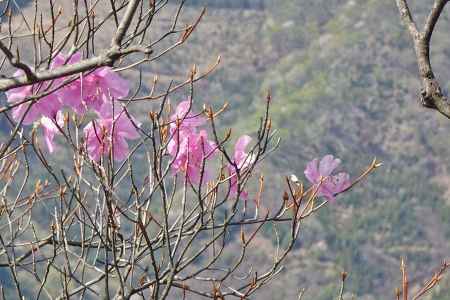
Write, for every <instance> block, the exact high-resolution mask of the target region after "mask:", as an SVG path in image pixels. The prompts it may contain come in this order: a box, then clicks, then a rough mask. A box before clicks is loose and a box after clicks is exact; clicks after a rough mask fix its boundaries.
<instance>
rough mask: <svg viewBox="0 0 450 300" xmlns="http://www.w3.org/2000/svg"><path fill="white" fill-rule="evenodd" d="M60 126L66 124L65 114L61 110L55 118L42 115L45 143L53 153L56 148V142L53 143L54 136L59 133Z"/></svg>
mask: <svg viewBox="0 0 450 300" xmlns="http://www.w3.org/2000/svg"><path fill="white" fill-rule="evenodd" d="M56 124H58V126H59V127H63V126H64V116H63V114H62V112H61V111H59V112H58V113H57V115H56V118H55V119H50V118H48V117H42V118H41V125H42V128H43V129H44V139H45V144H46V145H47V148H48V152H50V153H53V151H54V150H55V144H54V143H53V138H54V137H55V134H59V133H60V132H59V129H58V126H56Z"/></svg>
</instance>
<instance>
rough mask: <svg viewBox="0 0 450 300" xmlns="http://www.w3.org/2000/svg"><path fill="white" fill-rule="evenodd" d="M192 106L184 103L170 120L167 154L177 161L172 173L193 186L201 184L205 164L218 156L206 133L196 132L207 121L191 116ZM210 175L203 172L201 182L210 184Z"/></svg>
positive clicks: (214, 145) (173, 165)
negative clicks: (179, 174) (193, 184)
mask: <svg viewBox="0 0 450 300" xmlns="http://www.w3.org/2000/svg"><path fill="white" fill-rule="evenodd" d="M190 105H191V103H190V102H189V101H183V102H181V103H180V104H178V106H177V108H176V110H175V113H174V114H173V115H172V116H171V118H170V120H171V122H172V123H171V124H170V135H171V139H170V141H169V143H168V145H167V152H168V153H169V154H170V155H171V156H172V157H173V158H174V160H173V163H172V170H173V171H174V173H178V172H183V173H185V174H186V176H187V178H188V179H189V180H190V181H191V182H192V183H199V182H200V179H201V178H200V177H201V174H202V169H203V164H204V162H206V160H207V159H210V158H211V157H212V156H213V155H214V154H215V152H216V150H217V147H216V144H215V143H214V142H213V141H210V140H208V133H207V132H206V130H200V131H197V127H199V126H201V125H203V124H204V123H205V122H206V119H205V118H203V117H201V116H196V115H194V114H192V113H190V112H189V109H190ZM209 178H210V173H209V172H208V169H207V168H204V173H203V180H202V182H206V181H208V180H209Z"/></svg>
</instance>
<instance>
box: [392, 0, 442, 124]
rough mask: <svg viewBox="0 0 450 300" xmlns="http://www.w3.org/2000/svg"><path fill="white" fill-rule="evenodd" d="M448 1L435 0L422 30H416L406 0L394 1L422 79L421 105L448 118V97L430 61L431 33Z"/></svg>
mask: <svg viewBox="0 0 450 300" xmlns="http://www.w3.org/2000/svg"><path fill="white" fill-rule="evenodd" d="M448 1H449V0H435V2H434V5H433V8H432V10H431V12H430V14H429V16H428V18H427V21H426V23H425V26H424V29H423V31H422V32H419V31H418V30H417V27H416V24H415V23H414V20H413V18H412V15H411V12H410V10H409V8H408V4H407V2H406V0H396V3H397V7H398V10H399V12H400V16H401V19H402V21H403V23H405V26H406V27H407V28H408V30H409V33H410V35H411V37H412V40H413V42H414V50H415V52H416V58H417V64H418V67H419V75H420V78H421V79H422V90H421V102H422V105H423V106H425V107H428V108H433V109H436V110H438V111H439V112H440V113H441V114H443V115H444V116H446V117H447V118H449V119H450V104H449V103H448V98H447V96H446V95H444V94H443V93H442V90H441V87H440V85H439V82H438V81H437V80H436V78H435V76H434V73H433V70H432V68H431V63H430V41H431V35H432V33H433V30H434V28H435V25H436V23H437V21H438V19H439V16H440V15H441V12H442V10H443V9H444V7H445V5H446V4H447V3H448Z"/></svg>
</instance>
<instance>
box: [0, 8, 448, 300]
mask: <svg viewBox="0 0 450 300" xmlns="http://www.w3.org/2000/svg"><path fill="white" fill-rule="evenodd" d="M16 2H17V4H18V5H23V6H24V7H25V5H26V3H27V2H28V1H17V0H16ZM60 2H61V3H65V4H67V3H70V2H71V1H68V0H67V1H66V0H64V1H60ZM172 2H173V3H174V5H169V6H168V9H167V12H165V15H163V16H161V17H160V18H157V19H156V20H155V26H154V29H153V30H152V32H153V33H154V34H157V33H158V32H163V30H165V29H167V26H170V19H169V18H168V17H169V16H170V15H171V14H172V13H173V12H174V11H175V9H176V5H175V4H176V3H177V1H172ZM409 2H410V3H411V4H410V5H411V8H412V10H413V11H414V13H415V14H416V15H417V19H418V22H419V23H421V22H422V21H423V18H424V16H425V15H426V14H427V13H428V10H429V9H430V8H431V6H432V2H433V1H431V0H427V1H409ZM187 4H188V5H187V7H186V8H185V10H184V12H183V15H182V21H183V22H188V21H190V20H192V19H193V18H194V17H195V16H197V15H198V13H199V12H200V6H202V5H206V6H208V12H207V14H206V16H205V18H204V20H203V21H202V22H201V23H200V25H199V27H198V29H197V31H196V32H195V33H194V35H193V36H192V38H191V39H190V40H189V42H188V44H186V45H185V46H183V47H181V48H178V49H177V50H176V51H175V52H173V53H172V54H170V55H167V56H163V57H162V58H161V59H160V60H158V61H157V62H156V63H153V64H151V65H147V66H144V67H143V68H142V71H143V74H144V77H143V79H144V81H146V82H151V81H152V80H153V76H154V75H159V76H160V78H161V80H162V82H168V80H170V79H171V78H175V79H176V80H182V79H184V78H185V76H186V74H187V72H188V70H189V69H190V67H191V66H192V65H193V64H194V63H195V64H197V65H199V66H200V67H204V66H206V65H208V64H211V63H213V62H214V61H215V60H216V58H217V56H218V55H221V56H222V63H221V66H220V67H219V69H218V70H217V71H216V72H215V73H214V74H213V75H212V76H210V77H209V78H208V79H206V80H204V81H202V82H200V83H198V84H197V88H196V98H195V101H196V102H197V103H198V104H199V105H201V103H204V102H206V103H212V104H214V105H217V106H218V105H221V104H222V103H224V102H225V101H228V102H229V103H230V109H229V110H228V112H227V113H226V114H225V115H224V119H223V121H222V125H223V126H229V127H233V129H234V133H241V132H249V133H251V132H254V131H255V130H256V128H257V127H256V126H257V121H258V120H259V115H260V113H261V112H262V109H263V106H264V105H263V104H264V95H265V94H266V91H267V90H268V89H270V90H271V91H272V95H273V107H272V117H273V121H274V122H273V127H274V128H276V129H278V130H279V135H280V137H281V138H282V143H281V147H280V149H279V150H278V151H277V152H276V153H274V154H273V155H272V156H271V158H270V160H269V161H267V162H266V165H265V166H264V168H263V169H262V171H263V172H264V173H265V175H266V183H267V184H268V186H267V187H266V195H265V198H264V205H265V206H267V207H271V206H272V205H274V206H275V205H276V204H278V203H279V201H281V193H282V186H281V184H282V182H283V177H284V176H286V175H289V174H292V173H295V174H297V176H298V177H302V175H303V170H304V167H305V165H306V163H307V162H308V161H309V160H311V159H313V158H315V157H318V156H322V155H325V154H328V153H331V154H334V155H336V156H338V157H340V158H341V159H342V161H343V169H345V170H347V171H349V172H350V173H351V174H353V175H355V176H356V175H357V174H358V172H360V170H362V169H363V168H364V167H365V166H366V165H368V163H370V161H371V160H372V159H373V157H374V156H376V157H377V158H378V159H380V160H382V161H383V163H384V166H383V167H382V168H381V169H379V170H377V172H376V174H374V175H372V176H370V177H369V179H368V180H366V181H365V182H364V183H363V184H362V185H360V186H359V187H358V188H357V189H355V190H352V191H351V192H349V193H346V194H345V195H343V196H340V197H338V199H337V202H336V204H334V205H329V206H328V207H327V208H326V209H323V210H321V211H320V213H319V214H318V215H316V216H314V217H312V218H310V219H308V221H307V222H306V224H305V225H304V229H303V234H302V235H301V240H300V242H299V243H298V244H297V246H296V248H295V250H294V251H293V253H291V256H290V258H289V259H288V261H287V263H286V270H285V272H284V273H282V275H280V278H279V280H278V281H276V282H275V283H273V284H272V285H270V286H269V287H267V288H266V289H265V290H264V291H262V292H260V294H259V295H258V296H257V297H256V298H257V299H296V297H297V294H298V291H299V289H301V288H303V287H305V288H307V289H308V292H307V294H306V299H316V300H322V299H323V300H325V299H327V300H328V299H333V298H335V297H336V294H337V290H338V285H339V278H340V275H339V274H340V272H341V271H343V270H345V271H347V272H349V274H350V277H349V280H348V283H347V290H348V292H349V293H354V294H355V295H356V296H357V299H393V298H394V288H395V287H397V286H399V285H400V278H401V277H400V271H399V266H400V257H402V256H403V257H405V258H406V261H407V263H408V266H409V271H410V277H411V281H412V285H417V284H420V283H421V282H423V280H424V279H426V278H428V277H429V276H430V275H431V273H430V271H432V270H434V268H435V267H437V266H438V265H439V263H440V262H441V261H442V260H443V259H448V258H450V199H449V195H450V190H449V184H450V176H449V171H450V170H449V166H450V139H449V137H450V135H449V130H450V120H447V119H445V118H443V117H441V116H440V115H439V114H438V113H437V112H435V111H432V110H427V109H425V108H422V107H420V106H419V104H418V96H417V95H418V91H419V89H420V82H419V80H418V75H417V67H416V62H415V56H414V53H413V49H412V45H411V41H410V37H409V35H408V34H407V32H406V31H405V30H404V28H403V26H402V25H401V24H400V20H399V18H398V11H397V8H396V6H395V3H394V1H393V0H371V1H370V0H358V1H354V0H272V1H269V0H248V1H244V0H228V1H227V0H209V1H207V0H203V1H202V0H198V1H195V0H190V1H188V2H187ZM1 5H2V4H0V7H1ZM105 9H108V7H105ZM449 9H450V8H449V7H447V8H446V10H445V11H444V13H443V14H442V17H441V19H440V20H439V23H438V25H437V28H436V31H435V33H434V34H433V41H432V64H433V66H434V69H435V71H436V74H437V76H438V77H439V78H441V84H442V87H443V88H446V89H448V88H450V81H449V79H450V38H449V28H450V27H449V25H450V23H449V12H450V10H449ZM27 10H28V11H29V10H31V8H30V7H26V8H25V11H27ZM102 39H103V40H104V42H105V44H104V45H105V46H106V45H107V42H108V37H107V36H104V37H102ZM101 43H102V42H101V41H100V44H99V45H98V46H100V45H101ZM25 47H26V45H25ZM124 76H127V77H128V78H129V79H131V80H133V81H134V82H136V78H137V73H136V72H134V73H133V72H129V73H127V74H124ZM181 98H182V95H180V99H181ZM172 100H173V101H178V100H179V99H176V98H173V99H172ZM62 153H63V152H61V153H60V154H59V155H60V157H59V159H60V160H61V161H63V160H64V159H66V158H65V157H64V155H63V154H62ZM250 191H252V188H251V187H250ZM281 236H283V233H281ZM258 243H259V244H260V245H263V246H264V247H260V251H259V252H260V253H257V255H255V257H256V258H255V259H258V260H261V261H268V260H270V257H268V256H267V255H268V254H269V253H270V252H271V251H273V250H274V249H273V248H271V246H272V245H273V234H272V232H267V234H266V235H265V237H262V238H260V239H259V240H258ZM266 251H267V252H266ZM1 272H3V271H2V270H0V276H2V273H1ZM3 274H4V273H3ZM5 278H6V277H4V278H3V279H5ZM449 278H450V277H447V278H446V279H445V280H443V282H442V283H441V285H440V287H439V288H437V289H436V290H435V292H434V294H433V296H432V297H430V299H431V298H432V299H436V300H444V299H450V279H449ZM0 279H2V278H0ZM5 280H6V279H5Z"/></svg>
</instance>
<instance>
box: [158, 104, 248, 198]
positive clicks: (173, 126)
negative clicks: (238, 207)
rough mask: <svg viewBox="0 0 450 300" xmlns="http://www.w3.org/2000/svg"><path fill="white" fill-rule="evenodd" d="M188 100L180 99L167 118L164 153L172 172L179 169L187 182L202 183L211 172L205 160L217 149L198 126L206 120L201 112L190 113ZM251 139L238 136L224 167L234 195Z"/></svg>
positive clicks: (246, 166)
mask: <svg viewBox="0 0 450 300" xmlns="http://www.w3.org/2000/svg"><path fill="white" fill-rule="evenodd" d="M191 104H192V103H191V102H189V101H183V102H181V103H180V104H178V106H177V108H176V110H175V113H174V114H173V115H172V116H171V117H170V130H169V132H170V141H169V143H168V145H167V152H168V154H169V155H170V156H171V157H172V160H173V161H172V171H173V172H174V173H178V172H181V173H183V174H184V175H185V176H186V177H187V179H188V180H189V181H190V182H191V183H196V184H198V183H204V182H206V181H208V180H210V179H211V173H210V171H209V170H208V168H207V166H206V162H207V161H208V160H210V159H211V158H213V157H214V156H215V155H216V154H217V152H218V148H217V145H216V143H215V142H214V141H212V140H209V139H208V132H207V131H206V130H205V129H201V127H202V126H203V125H204V124H205V123H206V118H205V117H204V116H202V115H201V114H194V113H192V112H190V108H191ZM250 141H251V138H250V137H249V136H247V135H244V136H241V137H240V138H239V139H238V141H237V142H236V145H235V150H234V156H233V160H234V161H233V162H232V164H229V165H228V166H227V170H228V173H229V174H228V177H229V180H230V184H231V186H230V188H231V189H230V191H231V193H232V194H233V195H236V194H237V182H238V180H237V177H238V176H237V174H236V172H242V171H244V170H245V169H246V168H248V167H249V166H250V165H251V164H252V163H253V162H254V158H252V156H251V155H248V154H247V153H246V152H245V148H246V147H247V145H248V144H249V143H250ZM240 196H241V197H242V198H246V197H247V192H245V191H241V194H240Z"/></svg>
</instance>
